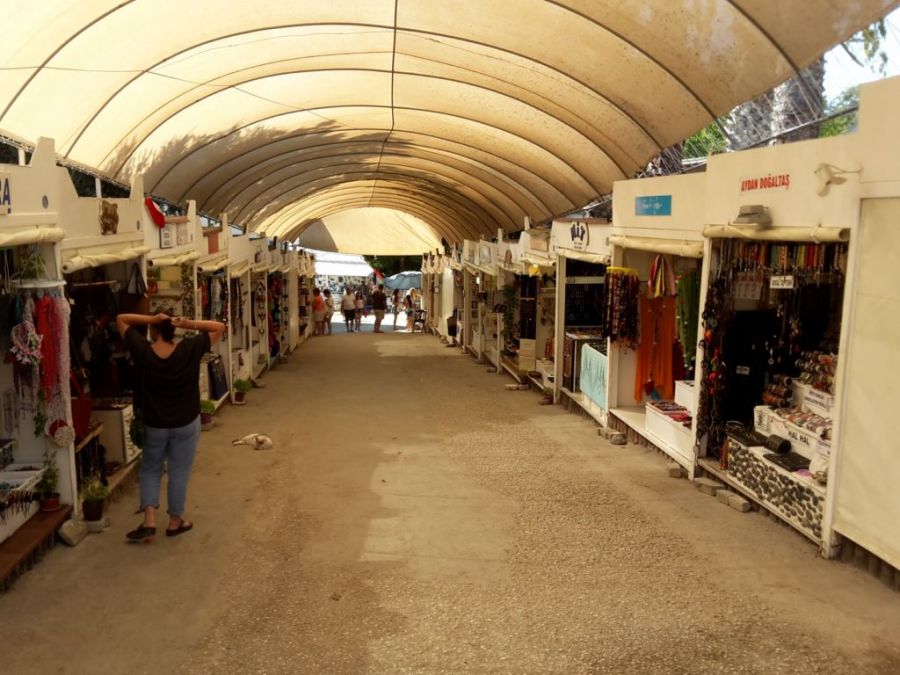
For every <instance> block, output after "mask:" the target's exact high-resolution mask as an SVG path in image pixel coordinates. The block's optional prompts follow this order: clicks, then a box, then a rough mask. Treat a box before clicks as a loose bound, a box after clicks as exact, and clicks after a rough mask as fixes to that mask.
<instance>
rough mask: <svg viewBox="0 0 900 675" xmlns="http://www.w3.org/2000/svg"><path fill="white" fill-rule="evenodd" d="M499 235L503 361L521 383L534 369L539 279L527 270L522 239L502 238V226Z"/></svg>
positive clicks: (498, 257) (507, 369)
mask: <svg viewBox="0 0 900 675" xmlns="http://www.w3.org/2000/svg"><path fill="white" fill-rule="evenodd" d="M497 236H498V244H497V267H498V272H497V283H498V285H499V287H500V288H501V289H502V304H503V312H502V316H501V319H500V339H499V342H500V365H501V367H502V369H503V370H505V371H506V372H508V373H509V374H510V375H511V376H512V377H513V379H515V380H516V381H517V382H519V383H520V384H522V383H525V382H526V381H527V379H528V377H529V373H530V372H532V371H534V369H535V353H534V352H535V326H536V315H537V292H538V283H537V279H536V278H535V277H530V276H529V275H528V274H527V273H526V268H525V263H523V262H522V246H521V242H520V241H518V240H517V241H505V240H503V233H502V230H498V232H497Z"/></svg>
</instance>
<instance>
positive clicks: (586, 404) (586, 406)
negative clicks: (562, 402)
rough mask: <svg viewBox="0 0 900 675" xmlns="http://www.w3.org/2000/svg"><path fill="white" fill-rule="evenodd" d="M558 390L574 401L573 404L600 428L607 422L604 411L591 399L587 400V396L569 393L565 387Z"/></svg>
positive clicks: (606, 415)
mask: <svg viewBox="0 0 900 675" xmlns="http://www.w3.org/2000/svg"><path fill="white" fill-rule="evenodd" d="M559 390H560V391H561V392H562V393H563V394H565V395H566V396H568V397H569V398H570V399H572V400H573V401H575V403H577V404H578V406H579V407H580V408H581V409H582V410H584V411H585V412H586V413H587V414H588V415H590V416H591V417H593V418H594V420H596V421H597V422H598V423H599V424H601V425H602V426H606V424H607V422H608V421H609V417H608V414H607V411H606V410H604V409H603V408H601V407H600V406H599V405H597V404H596V403H594V402H593V401H592V400H591V399H589V398H588V397H587V396H585V395H584V394H582V393H581V392H580V391H579V392H574V391H571V390H570V389H567V388H566V387H560V388H559Z"/></svg>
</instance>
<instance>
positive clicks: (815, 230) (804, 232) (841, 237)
mask: <svg viewBox="0 0 900 675" xmlns="http://www.w3.org/2000/svg"><path fill="white" fill-rule="evenodd" d="M703 236H704V237H707V238H709V239H754V240H757V241H799V242H803V241H808V242H813V243H816V244H829V243H835V242H841V241H850V228H847V227H767V228H765V229H761V228H759V227H738V226H736V225H707V226H706V227H705V228H703Z"/></svg>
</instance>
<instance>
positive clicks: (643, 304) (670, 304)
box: [634, 298, 675, 401]
mask: <svg viewBox="0 0 900 675" xmlns="http://www.w3.org/2000/svg"><path fill="white" fill-rule="evenodd" d="M639 305H640V336H639V338H638V348H637V357H638V363H637V369H636V370H635V376H634V400H635V401H641V400H642V399H643V397H644V395H645V394H646V395H648V396H651V397H653V398H662V399H665V400H671V399H672V398H674V396H675V377H674V374H673V372H672V347H673V343H674V342H675V302H674V300H673V299H672V298H641V300H640V303H639Z"/></svg>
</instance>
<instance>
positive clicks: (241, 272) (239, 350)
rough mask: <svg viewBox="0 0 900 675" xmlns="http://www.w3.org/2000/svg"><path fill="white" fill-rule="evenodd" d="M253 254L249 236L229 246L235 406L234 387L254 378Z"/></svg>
mask: <svg viewBox="0 0 900 675" xmlns="http://www.w3.org/2000/svg"><path fill="white" fill-rule="evenodd" d="M253 260H254V251H253V247H252V246H251V242H250V235H248V234H242V235H239V236H236V237H231V239H230V241H229V242H228V265H227V266H226V268H225V269H226V271H227V279H228V322H227V323H228V340H229V350H230V353H231V357H230V367H229V371H228V376H229V388H230V390H231V402H232V403H235V383H236V382H238V381H244V382H249V381H250V379H251V378H252V377H253V372H252V364H253V363H254V362H253V359H252V356H251V345H252V342H253V339H254V337H255V336H254V335H253V331H254V330H255V327H254V325H253V318H252V317H253V306H252V300H251V285H250V278H251V272H250V268H251V265H252V263H253Z"/></svg>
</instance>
